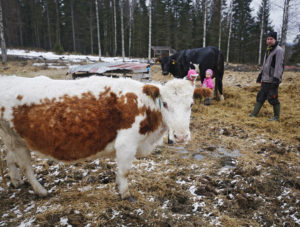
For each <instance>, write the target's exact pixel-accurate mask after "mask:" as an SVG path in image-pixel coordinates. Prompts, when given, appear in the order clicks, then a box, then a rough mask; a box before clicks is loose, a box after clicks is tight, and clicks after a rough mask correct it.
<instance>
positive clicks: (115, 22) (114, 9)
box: [113, 0, 117, 56]
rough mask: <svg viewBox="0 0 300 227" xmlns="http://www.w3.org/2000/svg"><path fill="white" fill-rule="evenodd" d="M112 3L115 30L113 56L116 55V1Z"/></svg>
mask: <svg viewBox="0 0 300 227" xmlns="http://www.w3.org/2000/svg"><path fill="white" fill-rule="evenodd" d="M113 3H114V28H115V37H114V38H115V39H114V56H116V55H117V15H116V0H113Z"/></svg>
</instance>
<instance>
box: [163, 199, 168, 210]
mask: <svg viewBox="0 0 300 227" xmlns="http://www.w3.org/2000/svg"><path fill="white" fill-rule="evenodd" d="M168 204H169V200H167V201H165V202H164V204H163V205H162V207H161V208H162V209H166V208H167V207H168Z"/></svg>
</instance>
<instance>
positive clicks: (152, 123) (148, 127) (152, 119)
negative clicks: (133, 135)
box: [139, 107, 162, 134]
mask: <svg viewBox="0 0 300 227" xmlns="http://www.w3.org/2000/svg"><path fill="white" fill-rule="evenodd" d="M161 123H162V115H161V112H159V111H155V110H151V109H150V108H149V107H148V108H147V109H146V118H145V119H144V120H143V121H142V122H141V123H140V130H139V132H140V133H141V134H146V133H149V132H153V131H155V130H156V129H157V128H158V126H159V125H160V124H161Z"/></svg>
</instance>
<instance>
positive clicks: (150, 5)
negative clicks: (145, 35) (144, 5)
mask: <svg viewBox="0 0 300 227" xmlns="http://www.w3.org/2000/svg"><path fill="white" fill-rule="evenodd" d="M151 8H152V4H151V0H150V1H149V43H148V62H149V63H150V60H151V32H152V9H151Z"/></svg>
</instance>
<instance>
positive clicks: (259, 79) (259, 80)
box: [256, 72, 262, 83]
mask: <svg viewBox="0 0 300 227" xmlns="http://www.w3.org/2000/svg"><path fill="white" fill-rule="evenodd" d="M261 77H262V72H260V74H258V77H257V79H256V83H260V82H261Z"/></svg>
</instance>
